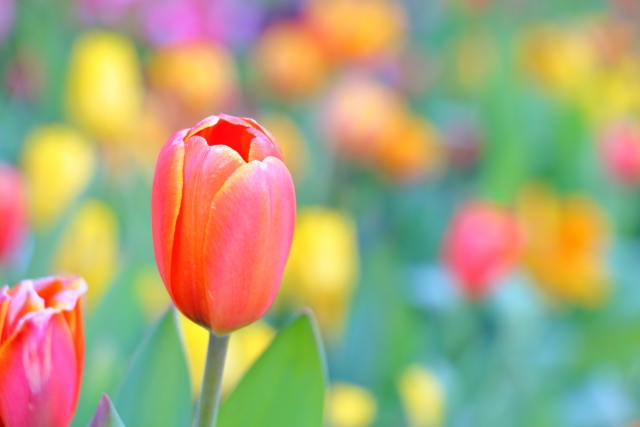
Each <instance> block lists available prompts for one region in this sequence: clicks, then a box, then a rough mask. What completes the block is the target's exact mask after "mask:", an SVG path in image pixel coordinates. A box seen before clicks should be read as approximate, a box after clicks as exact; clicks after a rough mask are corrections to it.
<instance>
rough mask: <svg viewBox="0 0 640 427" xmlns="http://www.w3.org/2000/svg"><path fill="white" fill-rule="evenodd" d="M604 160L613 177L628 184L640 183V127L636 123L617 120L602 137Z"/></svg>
mask: <svg viewBox="0 0 640 427" xmlns="http://www.w3.org/2000/svg"><path fill="white" fill-rule="evenodd" d="M600 152H601V153H602V161H603V162H604V166H605V167H606V169H607V171H608V172H609V175H611V177H612V178H613V179H614V180H616V181H618V182H620V183H622V184H628V185H637V184H639V183H640V128H639V127H638V125H636V124H635V123H630V122H616V123H613V124H612V125H610V126H609V127H607V128H606V129H605V131H604V133H603V135H602V136H601V139H600Z"/></svg>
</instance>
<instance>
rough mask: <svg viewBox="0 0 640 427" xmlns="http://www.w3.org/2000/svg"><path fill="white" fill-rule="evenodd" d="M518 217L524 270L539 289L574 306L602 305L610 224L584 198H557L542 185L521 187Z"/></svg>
mask: <svg viewBox="0 0 640 427" xmlns="http://www.w3.org/2000/svg"><path fill="white" fill-rule="evenodd" d="M518 214H519V217H520V219H521V221H522V224H523V226H524V230H525V233H526V246H525V252H524V261H525V266H526V267H527V269H528V270H529V272H530V273H531V275H532V276H533V278H534V279H535V281H536V283H537V284H539V285H540V286H541V287H542V288H543V289H545V290H546V291H548V292H549V293H551V294H553V295H556V296H558V297H560V298H563V299H565V300H567V301H570V302H574V303H576V304H582V305H587V306H594V305H598V304H600V303H601V302H602V301H603V300H604V298H605V297H606V295H607V293H608V288H609V273H608V269H607V266H606V260H605V257H604V251H605V249H606V240H607V235H608V224H607V218H606V216H605V214H604V213H603V212H602V211H601V209H600V208H599V207H598V205H596V204H595V203H594V202H592V201H591V200H590V199H588V198H587V197H585V196H570V197H568V198H566V199H565V200H561V199H559V198H558V197H557V196H556V195H555V194H553V193H552V192H551V191H550V190H549V189H547V188H546V187H543V186H541V185H534V184H532V185H529V186H527V187H525V188H524V189H523V190H522V192H521V194H520V197H519V201H518Z"/></svg>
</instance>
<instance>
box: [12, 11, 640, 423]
mask: <svg viewBox="0 0 640 427" xmlns="http://www.w3.org/2000/svg"><path fill="white" fill-rule="evenodd" d="M639 24H640V2H637V1H636V0H610V1H605V0H573V1H568V0H567V1H553V0H545V1H541V0H501V1H498V0H306V1H305V0H270V1H259V0H65V1H61V0H0V159H1V161H2V162H1V163H2V165H1V166H0V259H1V262H2V266H1V267H0V279H1V281H2V283H8V284H14V283H16V282H17V281H19V280H21V279H23V278H26V277H39V276H43V275H48V274H52V273H73V274H79V275H82V276H83V277H84V278H85V279H86V281H87V282H88V284H89V293H88V296H87V298H86V301H85V322H86V340H87V353H86V368H85V376H84V382H83V390H82V394H81V397H80V403H79V407H78V410H77V414H76V418H75V421H74V424H73V425H74V426H84V425H86V423H87V421H88V420H89V418H90V417H91V414H92V413H93V410H94V408H95V405H96V404H97V401H98V398H99V396H100V394H101V393H102V392H107V393H110V394H111V393H114V392H115V391H116V390H117V387H118V385H119V384H120V383H121V382H122V377H123V375H124V372H125V370H126V367H127V363H128V361H129V359H130V357H131V354H132V353H133V352H134V350H135V348H136V346H137V345H138V343H139V342H140V341H141V339H142V337H143V336H144V333H145V330H146V329H147V328H148V327H149V325H151V324H152V323H153V322H154V321H155V320H156V319H157V318H158V316H159V315H160V313H162V312H163V310H164V309H165V308H166V306H167V304H168V303H169V299H168V295H167V293H166V291H165V289H164V287H163V285H162V282H161V280H160V277H159V276H158V273H157V270H156V267H155V263H154V257H153V249H152V241H151V227H150V185H151V179H152V176H153V168H154V164H155V160H156V156H157V154H158V152H159V149H160V147H161V146H162V144H163V143H164V142H165V141H166V140H167V138H168V137H169V136H170V135H171V134H172V133H173V132H175V131H177V130H179V129H182V128H185V127H191V126H192V125H194V124H195V123H197V122H198V121H200V120H201V119H202V118H204V117H206V116H209V115H212V114H218V113H222V112H224V113H228V114H232V115H238V116H247V117H253V118H255V119H257V120H258V121H259V122H260V123H261V124H262V125H264V126H265V127H266V128H267V129H269V131H270V132H271V133H272V134H273V135H274V136H275V137H276V138H277V139H278V141H279V142H280V144H281V146H282V149H283V152H284V156H285V161H286V163H287V166H288V167H289V169H290V171H291V174H292V176H293V178H294V181H295V185H296V195H297V201H298V220H297V225H296V235H295V240H294V244H293V248H292V252H291V256H290V259H289V263H288V265H287V269H286V271H285V277H284V279H283V284H282V288H281V291H280V294H279V296H278V299H277V301H276V303H275V304H274V306H273V308H272V309H271V311H270V312H269V314H268V315H267V317H266V318H265V319H264V320H263V321H261V322H259V323H257V324H255V325H252V326H250V327H247V328H245V329H243V330H242V331H240V332H239V333H237V334H235V336H234V338H232V341H231V348H230V353H229V362H228V367H227V372H226V374H225V393H228V391H229V390H231V389H232V388H233V386H234V384H236V383H237V381H238V379H239V378H240V377H241V376H242V374H243V372H244V371H245V370H246V368H247V366H249V365H250V364H251V363H252V361H253V360H255V358H256V357H257V356H258V355H259V354H260V352H261V351H262V350H263V349H264V348H265V346H266V345H267V344H268V342H269V341H270V340H271V338H272V336H273V334H274V331H275V330H277V329H278V328H279V327H281V326H282V325H283V324H284V322H286V321H287V319H288V318H290V316H291V314H292V313H295V312H296V311H297V310H298V309H299V308H300V307H302V306H310V307H311V308H312V309H313V310H314V312H315V314H316V316H317V318H318V321H319V324H320V328H321V331H322V335H323V339H324V344H325V347H326V351H327V359H328V371H329V377H330V381H331V387H330V391H329V394H328V398H327V405H326V406H327V407H326V413H327V415H326V419H327V422H326V424H327V425H328V426H333V427H366V426H381V427H387V426H410V427H440V426H443V427H444V426H451V427H467V426H468V427H494V426H519V427H539V426H549V427H553V426H558V427H600V426H602V427H618V426H625V425H631V423H633V421H634V420H635V419H636V418H640V192H639V188H640V120H639V117H640V116H639V114H640V51H639V50H638V48H639V45H638V32H639V29H640V26H639ZM181 325H182V326H181V331H182V332H181V334H182V338H183V345H184V348H185V352H186V353H185V354H186V355H187V361H188V367H189V373H190V375H191V378H192V384H193V386H192V387H193V389H194V393H197V387H198V386H197V384H198V381H199V378H200V375H201V372H202V363H203V362H202V360H203V357H204V356H203V354H204V353H203V351H204V348H205V347H206V334H205V335H204V337H203V335H202V334H203V332H202V330H198V329H197V328H196V327H194V326H193V325H191V324H189V323H188V322H187V321H186V320H184V319H183V320H181ZM194 378H195V380H194ZM265 393H268V390H265Z"/></svg>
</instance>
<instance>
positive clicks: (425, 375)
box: [398, 365, 446, 427]
mask: <svg viewBox="0 0 640 427" xmlns="http://www.w3.org/2000/svg"><path fill="white" fill-rule="evenodd" d="M398 391H399V393H400V398H401V399H402V405H403V407H404V410H405V413H406V416H407V421H408V425H409V426H410V427H440V426H441V425H442V424H443V422H444V415H445V406H446V405H445V404H446V402H445V392H444V389H443V387H442V384H441V383H440V381H439V380H438V378H437V377H436V376H435V375H434V374H433V373H432V372H431V371H429V370H427V369H425V368H423V367H421V366H419V365H412V366H409V367H408V368H406V369H405V370H404V372H403V373H402V375H401V376H400V378H399V379H398Z"/></svg>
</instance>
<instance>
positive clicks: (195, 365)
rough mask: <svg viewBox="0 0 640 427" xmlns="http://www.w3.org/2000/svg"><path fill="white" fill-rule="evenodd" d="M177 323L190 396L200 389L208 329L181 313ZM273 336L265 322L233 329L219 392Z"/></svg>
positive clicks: (224, 390)
mask: <svg viewBox="0 0 640 427" xmlns="http://www.w3.org/2000/svg"><path fill="white" fill-rule="evenodd" d="M176 313H177V316H179V322H178V323H179V326H180V331H181V335H182V342H183V345H184V350H185V354H186V357H187V367H188V368H189V376H190V378H191V390H192V392H193V396H194V398H195V397H197V396H198V393H199V392H200V386H201V382H202V376H203V375H204V367H205V363H206V359H207V346H208V344H209V331H207V329H205V328H203V327H202V326H200V325H198V324H196V323H193V322H192V321H191V320H189V319H187V318H186V317H185V316H183V315H182V314H181V313H178V312H176ZM274 335H275V331H274V330H273V328H271V326H269V324H268V323H266V322H265V321H263V320H259V321H257V322H255V323H252V324H251V325H249V326H246V327H244V328H242V329H239V330H237V331H235V332H234V333H233V334H231V338H230V339H229V347H228V349H227V358H226V361H225V368H224V374H223V376H222V393H223V395H228V394H229V393H230V392H231V391H232V390H233V388H234V387H235V386H236V384H237V383H238V381H240V379H241V378H242V376H243V375H244V374H245V372H246V371H247V370H248V369H249V368H250V367H251V365H253V362H255V361H256V360H257V359H258V357H260V355H261V354H262V353H263V352H264V350H266V348H267V347H268V346H269V344H270V343H271V340H272V339H273V337H274Z"/></svg>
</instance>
